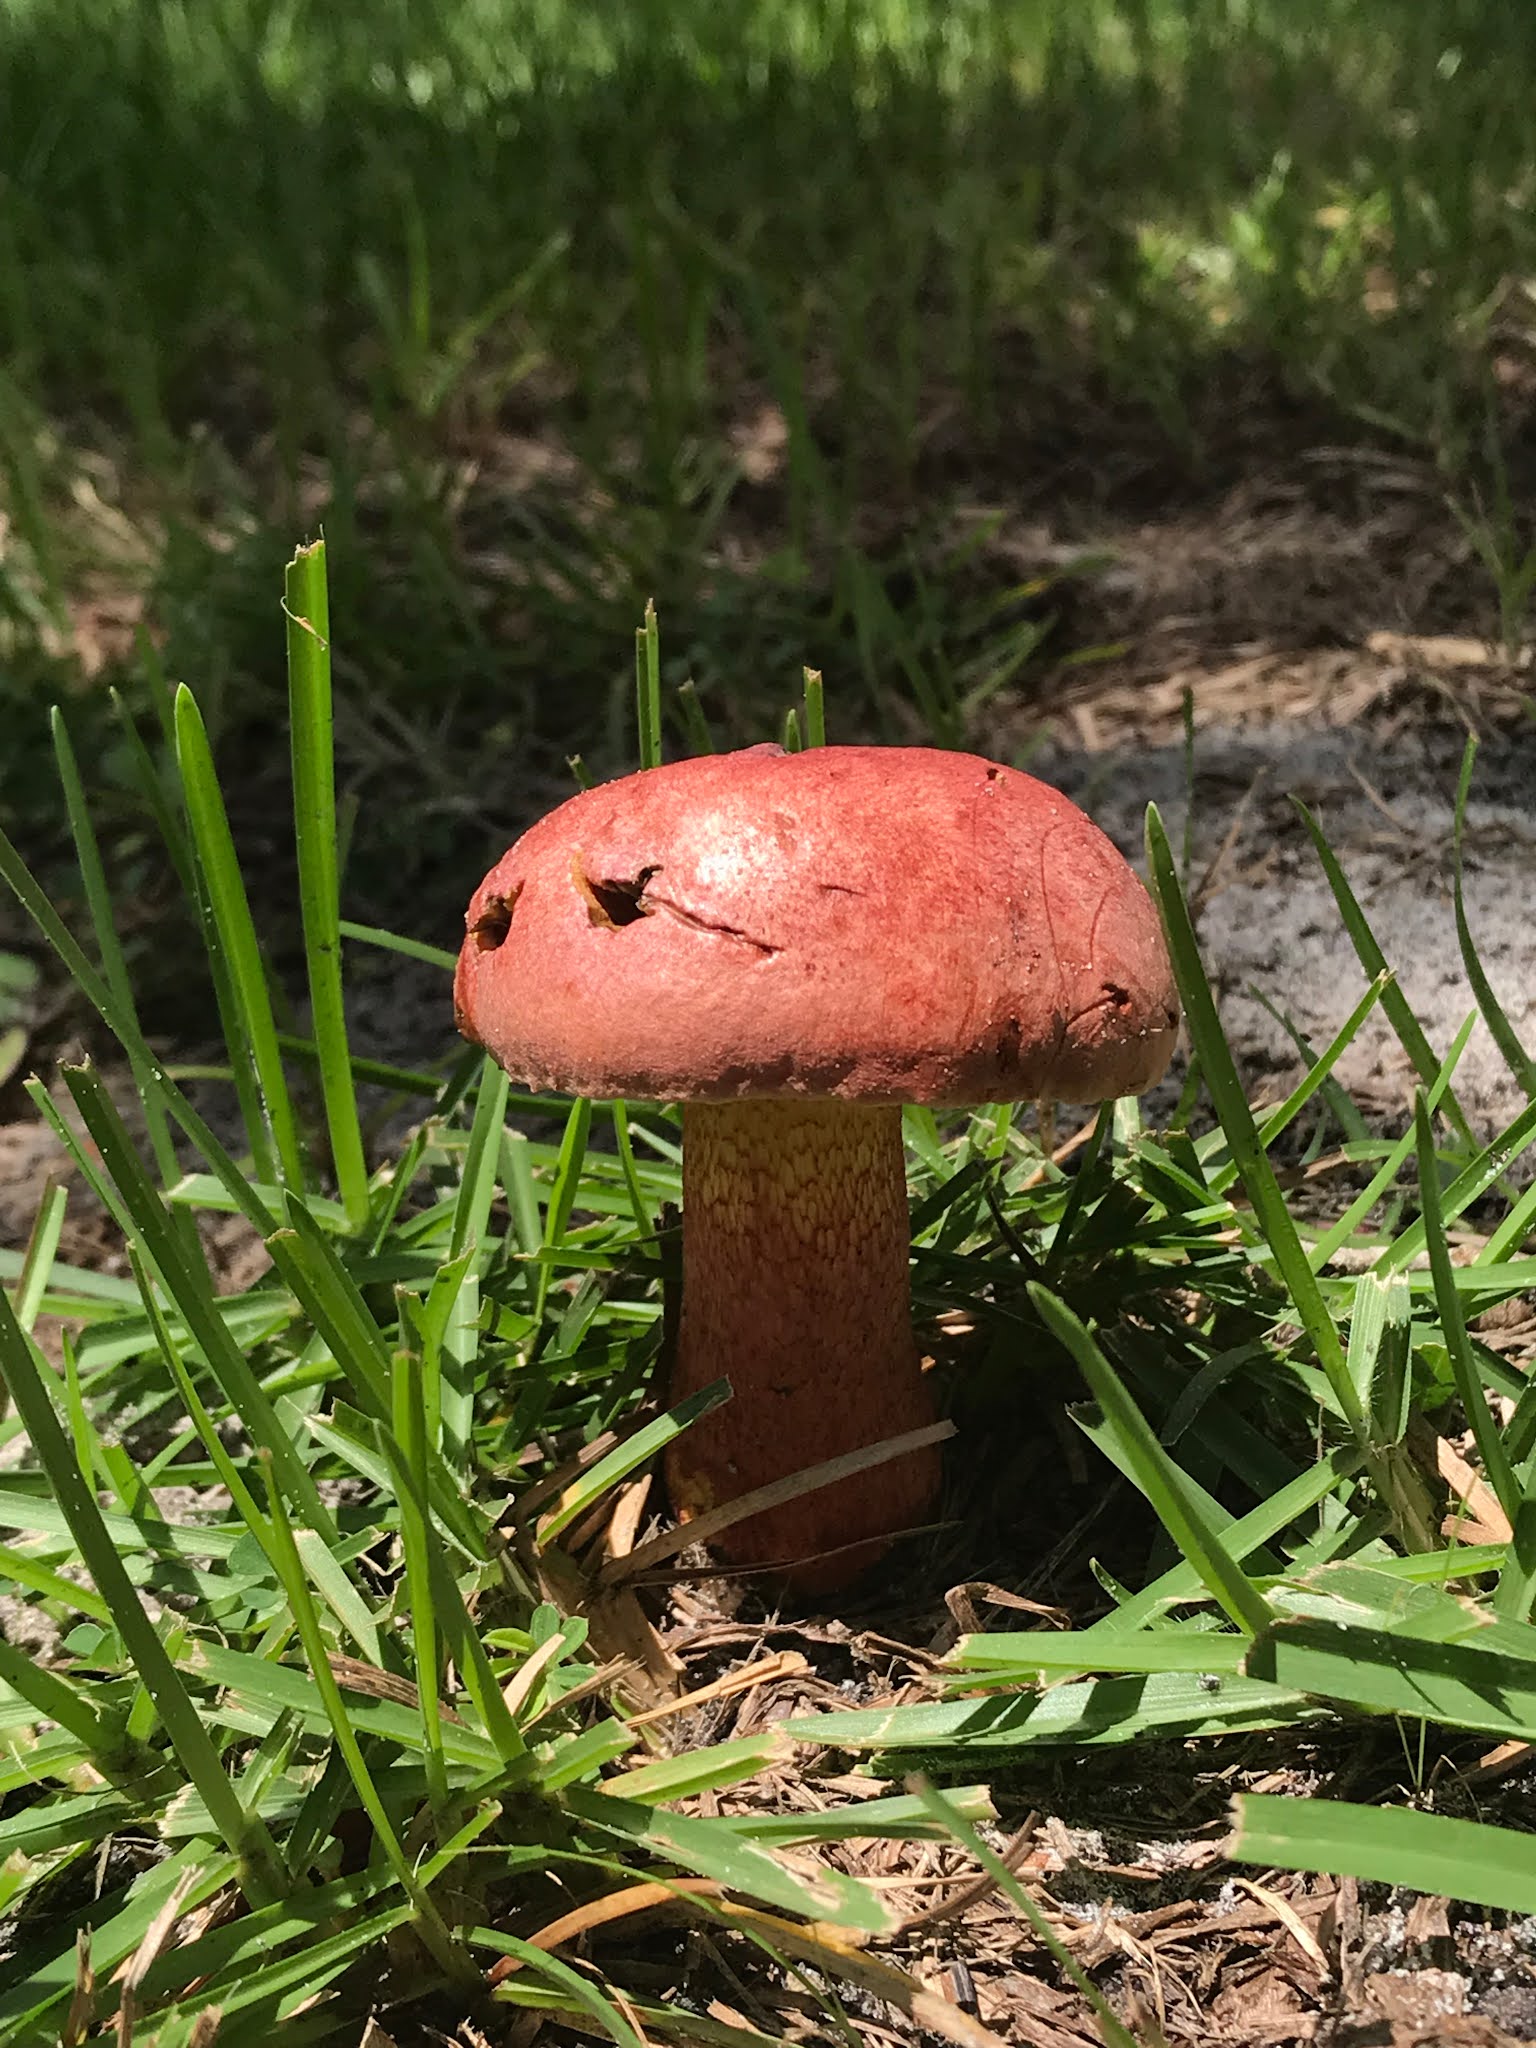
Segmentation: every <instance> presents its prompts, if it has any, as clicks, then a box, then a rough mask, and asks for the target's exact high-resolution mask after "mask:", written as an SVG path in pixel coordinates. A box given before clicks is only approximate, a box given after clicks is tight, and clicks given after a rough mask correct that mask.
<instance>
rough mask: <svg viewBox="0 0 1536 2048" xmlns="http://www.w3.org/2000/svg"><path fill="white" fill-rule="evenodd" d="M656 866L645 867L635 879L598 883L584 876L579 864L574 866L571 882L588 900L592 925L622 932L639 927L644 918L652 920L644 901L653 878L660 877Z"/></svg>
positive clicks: (592, 878)
mask: <svg viewBox="0 0 1536 2048" xmlns="http://www.w3.org/2000/svg"><path fill="white" fill-rule="evenodd" d="M660 872H661V870H660V869H659V868H657V867H648V868H642V869H641V870H640V872H639V874H637V875H636V876H634V877H633V879H632V880H628V881H626V880H622V879H621V880H617V881H601V882H600V881H598V880H596V879H595V878H594V877H593V876H591V875H588V874H584V873H583V872H582V870H581V868H580V866H579V865H575V864H573V866H572V870H571V873H572V879H573V880H574V881H575V884H576V886H577V888H578V889H579V890H580V891H581V893H582V895H583V896H585V898H586V899H587V916H588V917H589V918H590V919H591V920H592V922H593V924H599V925H609V926H611V927H614V928H616V929H622V927H623V926H625V925H627V924H638V923H639V922H640V920H641V918H642V917H649V916H650V914H651V906H650V905H649V904H647V903H645V902H642V900H641V899H642V897H643V896H644V895H645V887H646V884H647V883H648V882H649V881H650V879H651V877H652V876H653V875H656V874H659V873H660Z"/></svg>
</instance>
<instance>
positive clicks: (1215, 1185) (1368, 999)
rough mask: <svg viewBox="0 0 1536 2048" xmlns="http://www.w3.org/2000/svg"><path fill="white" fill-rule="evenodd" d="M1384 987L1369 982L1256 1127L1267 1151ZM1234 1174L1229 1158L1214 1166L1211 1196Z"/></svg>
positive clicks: (1352, 1037) (1313, 1091)
mask: <svg viewBox="0 0 1536 2048" xmlns="http://www.w3.org/2000/svg"><path fill="white" fill-rule="evenodd" d="M1385 987H1386V980H1385V978H1378V979H1377V980H1375V981H1373V982H1372V983H1371V985H1370V987H1369V988H1368V989H1367V990H1366V992H1365V994H1364V995H1363V996H1362V997H1361V998H1360V1000H1359V1002H1358V1003H1357V1004H1356V1005H1355V1007H1354V1009H1353V1010H1352V1011H1351V1012H1350V1014H1349V1016H1348V1017H1347V1018H1346V1019H1345V1020H1344V1022H1343V1024H1341V1025H1340V1027H1339V1029H1338V1031H1337V1032H1336V1033H1335V1034H1334V1037H1333V1040H1332V1042H1331V1043H1330V1044H1329V1046H1328V1047H1327V1049H1326V1051H1324V1052H1323V1053H1322V1054H1321V1055H1320V1056H1319V1057H1318V1058H1316V1059H1314V1060H1312V1061H1310V1062H1309V1063H1308V1067H1307V1071H1306V1073H1305V1074H1304V1075H1303V1076H1302V1078H1301V1080H1300V1081H1299V1082H1298V1083H1297V1085H1296V1087H1295V1088H1293V1089H1292V1091H1291V1093H1290V1094H1289V1095H1288V1096H1287V1097H1286V1099H1285V1101H1284V1102H1282V1103H1281V1104H1280V1106H1279V1108H1278V1109H1274V1110H1272V1111H1271V1112H1270V1114H1269V1115H1268V1116H1267V1117H1265V1119H1264V1122H1263V1124H1262V1125H1261V1126H1260V1127H1259V1143H1260V1144H1261V1145H1262V1146H1263V1148H1264V1150H1265V1151H1266V1152H1267V1151H1268V1150H1269V1148H1270V1147H1271V1146H1272V1145H1273V1144H1274V1142H1275V1140H1276V1139H1277V1138H1278V1137H1279V1136H1280V1135H1281V1133H1282V1132H1283V1131H1286V1130H1288V1129H1289V1128H1290V1126H1291V1125H1292V1124H1293V1123H1294V1122H1295V1121H1296V1119H1297V1117H1298V1116H1300V1114H1301V1112H1302V1111H1303V1110H1304V1109H1305V1108H1306V1106H1307V1104H1308V1103H1309V1102H1310V1101H1311V1100H1312V1098H1313V1096H1314V1095H1316V1094H1317V1092H1318V1091H1319V1089H1321V1088H1323V1087H1324V1086H1325V1085H1326V1083H1327V1081H1328V1078H1329V1076H1330V1075H1331V1074H1332V1072H1333V1070H1334V1068H1335V1067H1336V1066H1337V1065H1338V1063H1339V1061H1340V1059H1342V1058H1343V1056H1344V1054H1345V1053H1346V1052H1347V1051H1348V1049H1349V1047H1350V1046H1351V1045H1352V1044H1353V1043H1354V1041H1355V1039H1356V1037H1357V1036H1358V1034H1359V1031H1360V1027H1361V1025H1362V1024H1364V1022H1365V1020H1366V1018H1367V1017H1369V1016H1370V1014H1371V1012H1372V1010H1374V1009H1375V1007H1376V1005H1377V1004H1378V1003H1379V1002H1380V1001H1381V997H1382V991H1383V989H1384V988H1385ZM1237 1177H1238V1167H1237V1163H1236V1161H1235V1160H1229V1161H1228V1163H1227V1164H1226V1165H1225V1166H1221V1167H1217V1168H1216V1169H1215V1171H1213V1172H1212V1173H1211V1174H1210V1175H1209V1176H1208V1178H1207V1186H1208V1187H1209V1189H1210V1192H1211V1193H1212V1195H1224V1194H1225V1193H1226V1191H1227V1189H1228V1188H1229V1187H1231V1185H1232V1183H1233V1181H1235V1180H1236V1179H1237Z"/></svg>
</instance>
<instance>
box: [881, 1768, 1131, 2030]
mask: <svg viewBox="0 0 1536 2048" xmlns="http://www.w3.org/2000/svg"><path fill="white" fill-rule="evenodd" d="M913 1792H914V1795H915V1797H916V1798H918V1799H920V1800H921V1801H922V1803H923V1805H924V1806H925V1807H926V1808H927V1809H928V1812H929V1813H930V1814H931V1815H932V1817H933V1819H934V1820H935V1821H936V1822H937V1823H939V1824H941V1825H942V1826H943V1827H944V1829H945V1831H946V1832H947V1833H948V1834H950V1835H952V1836H953V1837H954V1839H955V1840H956V1841H957V1842H958V1843H959V1844H960V1846H961V1848H962V1849H964V1850H966V1851H967V1852H968V1854H969V1855H971V1856H972V1857H973V1858H974V1859H975V1861H976V1862H977V1863H979V1864H980V1865H981V1867H982V1869H983V1870H984V1871H986V1873H987V1875H988V1876H989V1877H990V1878H991V1879H992V1882H993V1883H994V1884H995V1885H996V1886H997V1888H998V1890H999V1891H1000V1892H1002V1894H1003V1896H1004V1897H1005V1898H1007V1899H1009V1900H1011V1901H1012V1903H1013V1905H1014V1906H1015V1907H1016V1908H1017V1909H1018V1911H1019V1912H1020V1913H1021V1914H1022V1915H1023V1917H1024V1918H1025V1919H1026V1920H1027V1921H1028V1922H1029V1924H1030V1926H1031V1927H1032V1928H1033V1930H1034V1934H1035V1939H1036V1940H1037V1941H1038V1942H1039V1943H1040V1945H1041V1946H1042V1947H1043V1948H1045V1949H1047V1950H1049V1952H1050V1954H1051V1956H1052V1957H1053V1958H1054V1960H1055V1962H1056V1965H1057V1967H1058V1968H1059V1969H1060V1970H1062V1971H1063V1972H1064V1973H1065V1975H1066V1976H1067V1977H1069V1978H1070V1979H1071V1981H1072V1983H1073V1984H1074V1985H1075V1986H1076V1987H1077V1990H1078V1993H1079V1994H1080V1996H1081V1997H1083V1998H1084V1999H1086V2000H1087V2002H1088V2004H1089V2005H1090V2006H1091V2007H1092V2009H1093V2011H1094V2013H1095V2014H1096V2015H1097V2018H1098V2022H1099V2031H1100V2033H1101V2034H1102V2035H1103V2037H1104V2040H1105V2042H1106V2044H1107V2048H1139V2044H1138V2043H1137V2040H1136V2037H1135V2035H1134V2034H1132V2033H1131V2032H1130V2030H1129V2029H1128V2028H1127V2027H1126V2026H1125V2025H1124V2023H1123V2022H1122V2021H1121V2019H1120V2017H1119V2015H1118V2014H1117V2013H1116V2012H1115V2011H1114V2010H1113V2008H1112V2007H1111V2006H1110V2005H1109V2004H1108V2003H1107V2002H1106V2000H1105V1997H1104V1994H1103V1992H1102V1991H1100V1989H1099V1987H1098V1986H1097V1984H1095V1983H1094V1981H1093V1979H1092V1978H1091V1977H1090V1976H1089V1975H1088V1973H1087V1971H1086V1970H1084V1968H1083V1967H1082V1965H1081V1963H1079V1962H1078V1960H1077V1958H1076V1956H1074V1955H1073V1954H1072V1952H1071V1950H1070V1949H1069V1948H1067V1946H1066V1945H1065V1943H1064V1942H1063V1941H1062V1940H1061V1938H1060V1936H1059V1935H1058V1934H1057V1932H1056V1930H1055V1928H1054V1927H1052V1926H1051V1924H1050V1922H1049V1921H1048V1920H1047V1919H1046V1917H1045V1915H1044V1914H1043V1913H1042V1912H1041V1910H1040V1908H1039V1906H1038V1905H1037V1904H1036V1902H1035V1901H1034V1900H1033V1899H1032V1898H1031V1897H1030V1895H1029V1893H1028V1892H1027V1891H1026V1890H1025V1888H1024V1886H1023V1885H1022V1884H1020V1882H1019V1879H1018V1876H1017V1874H1016V1873H1015V1872H1014V1871H1012V1870H1010V1869H1009V1868H1008V1865H1007V1864H1006V1863H1005V1862H1004V1861H1003V1859H1002V1857H1001V1856H999V1855H998V1853H997V1851H996V1850H995V1849H993V1848H991V1847H990V1846H989V1845H988V1844H987V1843H986V1842H984V1841H983V1840H982V1838H981V1836H980V1835H979V1834H978V1833H977V1832H976V1830H975V1828H974V1827H973V1826H972V1825H971V1823H970V1821H969V1820H967V1819H966V1817H965V1815H964V1814H962V1813H961V1812H959V1810H958V1809H957V1808H956V1806H955V1804H954V1801H953V1796H952V1795H951V1794H949V1793H939V1792H936V1791H935V1790H934V1789H933V1787H932V1786H931V1785H929V1784H927V1783H925V1782H924V1780H923V1779H921V1778H918V1779H916V1780H915V1781H914V1784H913Z"/></svg>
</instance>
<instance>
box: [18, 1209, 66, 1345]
mask: <svg viewBox="0 0 1536 2048" xmlns="http://www.w3.org/2000/svg"><path fill="white" fill-rule="evenodd" d="M68 1206H69V1190H68V1188H66V1187H61V1186H59V1185H58V1184H55V1185H54V1186H52V1187H50V1188H49V1190H48V1192H47V1193H46V1194H45V1195H44V1197H43V1199H42V1202H41V1204H40V1205H39V1207H38V1211H37V1215H36V1217H35V1218H34V1219H33V1223H32V1234H31V1236H30V1237H29V1238H28V1239H27V1250H26V1256H25V1257H24V1258H23V1260H22V1263H21V1277H20V1278H19V1279H18V1280H17V1282H16V1300H15V1308H16V1320H17V1322H18V1323H20V1325H21V1327H22V1328H23V1329H24V1330H25V1331H27V1332H28V1334H30V1333H31V1330H32V1328H33V1325H34V1324H35V1323H36V1321H37V1319H38V1316H39V1315H40V1314H41V1313H42V1307H43V1300H44V1297H45V1296H46V1294H47V1292H48V1278H49V1275H50V1274H51V1273H52V1271H53V1262H54V1260H55V1258H57V1256H58V1250H59V1238H60V1236H61V1235H62V1233H63V1229H64V1211H65V1209H66V1208H67V1207H68Z"/></svg>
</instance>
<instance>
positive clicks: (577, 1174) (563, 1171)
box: [533, 1096, 592, 1326]
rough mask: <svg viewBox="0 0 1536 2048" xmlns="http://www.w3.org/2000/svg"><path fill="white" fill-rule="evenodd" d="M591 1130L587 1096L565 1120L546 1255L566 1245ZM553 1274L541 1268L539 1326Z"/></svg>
mask: <svg viewBox="0 0 1536 2048" xmlns="http://www.w3.org/2000/svg"><path fill="white" fill-rule="evenodd" d="M591 1130H592V1104H591V1102H590V1100H589V1099H588V1098H587V1097H586V1096H578V1097H577V1098H576V1100H575V1101H574V1102H573V1103H572V1104H571V1107H570V1113H569V1115H568V1116H567V1117H566V1120H565V1131H564V1134H563V1136H562V1137H561V1140H560V1156H559V1158H558V1159H557V1160H556V1162H555V1177H554V1179H553V1181H552V1182H551V1183H550V1189H549V1201H548V1204H547V1205H546V1207H545V1210H544V1241H543V1249H544V1250H545V1251H546V1252H551V1251H554V1250H556V1249H557V1247H559V1246H560V1245H562V1244H563V1243H564V1242H565V1233H566V1229H567V1227H568V1225H569V1223H570V1220H571V1211H572V1210H573V1209H574V1208H575V1206H576V1191H577V1189H578V1188H579V1187H580V1186H581V1169H582V1165H583V1163H584V1161H585V1159H586V1156H587V1138H588V1136H589V1135H590V1133H591ZM553 1274H554V1268H553V1266H551V1265H550V1264H549V1263H548V1261H547V1260H546V1262H545V1263H544V1264H543V1265H541V1266H540V1268H539V1277H538V1282H537V1292H536V1294H535V1298H534V1308H533V1320H534V1323H535V1325H536V1326H537V1325H538V1324H539V1323H541V1322H542V1321H543V1318H544V1307H545V1303H546V1302H547V1301H548V1299H549V1288H550V1282H551V1279H552V1277H553Z"/></svg>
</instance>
